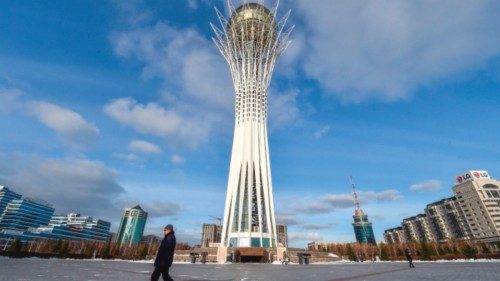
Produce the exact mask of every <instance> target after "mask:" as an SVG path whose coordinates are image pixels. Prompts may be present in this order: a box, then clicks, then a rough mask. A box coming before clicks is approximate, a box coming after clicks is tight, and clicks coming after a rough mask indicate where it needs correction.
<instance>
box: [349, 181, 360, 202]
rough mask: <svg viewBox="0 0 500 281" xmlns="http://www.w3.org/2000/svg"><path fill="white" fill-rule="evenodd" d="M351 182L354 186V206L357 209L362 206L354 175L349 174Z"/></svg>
mask: <svg viewBox="0 0 500 281" xmlns="http://www.w3.org/2000/svg"><path fill="white" fill-rule="evenodd" d="M349 182H350V183H351V186H352V196H353V197H354V207H355V208H356V210H359V209H360V206H359V199H358V193H357V192H356V186H355V185H354V180H353V179H352V176H349Z"/></svg>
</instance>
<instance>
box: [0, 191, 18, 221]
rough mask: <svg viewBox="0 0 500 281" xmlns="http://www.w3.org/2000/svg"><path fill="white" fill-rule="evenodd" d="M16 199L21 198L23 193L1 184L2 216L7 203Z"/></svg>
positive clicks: (0, 208) (0, 210)
mask: <svg viewBox="0 0 500 281" xmlns="http://www.w3.org/2000/svg"><path fill="white" fill-rule="evenodd" d="M16 199H21V194H17V193H15V192H14V191H12V190H10V189H9V188H7V187H6V186H1V185H0V217H1V216H2V214H3V212H4V211H5V207H7V204H9V203H10V202H11V201H12V200H16Z"/></svg>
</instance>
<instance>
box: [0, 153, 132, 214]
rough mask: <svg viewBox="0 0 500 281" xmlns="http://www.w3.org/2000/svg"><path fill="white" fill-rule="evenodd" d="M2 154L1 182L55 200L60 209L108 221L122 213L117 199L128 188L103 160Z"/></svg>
mask: <svg viewBox="0 0 500 281" xmlns="http://www.w3.org/2000/svg"><path fill="white" fill-rule="evenodd" d="M0 157H1V158H2V159H3V161H0V182H1V184H3V185H7V186H9V187H10V188H12V190H14V191H15V192H18V193H20V194H22V195H24V196H29V197H35V198H41V199H43V200H45V201H47V202H49V203H52V204H53V205H54V208H55V209H56V213H68V212H78V213H81V214H82V215H91V216H94V217H97V218H102V219H106V220H108V221H114V220H115V219H116V216H119V215H120V212H121V206H117V205H116V204H115V201H114V200H115V198H117V197H118V196H121V195H123V194H124V193H125V191H124V189H123V187H122V186H121V185H120V184H119V183H118V182H117V178H118V175H117V173H116V172H115V171H114V170H112V169H110V168H108V167H106V166H105V165H104V164H102V163H100V162H97V161H92V160H87V159H71V158H68V159H53V158H43V157H39V156H33V155H25V154H5V153H2V152H0Z"/></svg>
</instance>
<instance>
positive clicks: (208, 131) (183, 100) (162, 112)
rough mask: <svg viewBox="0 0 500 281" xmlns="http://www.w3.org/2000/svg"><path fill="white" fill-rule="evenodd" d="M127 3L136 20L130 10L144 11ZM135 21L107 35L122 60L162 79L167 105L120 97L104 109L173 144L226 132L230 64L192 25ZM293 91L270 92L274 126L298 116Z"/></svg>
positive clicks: (196, 143)
mask: <svg viewBox="0 0 500 281" xmlns="http://www.w3.org/2000/svg"><path fill="white" fill-rule="evenodd" d="M119 5H120V4H119ZM125 6H126V9H125V8H122V10H123V11H124V16H125V17H131V18H135V16H134V15H133V11H142V10H141V9H140V8H137V7H136V8H132V7H128V6H130V5H125ZM132 6H133V5H132ZM136 6H138V5H136ZM137 13H139V14H143V13H142V12H137ZM133 22H134V24H130V28H129V29H128V30H125V31H120V32H114V33H113V34H112V35H111V36H110V41H111V44H112V45H113V49H114V52H115V54H116V55H117V56H118V57H120V58H122V59H125V60H128V61H137V62H139V63H140V64H141V65H142V66H143V71H142V75H143V77H144V78H146V79H147V78H152V77H154V78H160V79H162V81H163V82H164V86H163V88H162V90H161V92H162V97H161V99H160V101H161V102H162V103H164V104H165V105H164V106H163V105H160V104H159V103H147V104H145V105H143V104H138V103H137V102H135V101H133V100H131V99H126V98H124V99H118V100H114V101H111V102H110V103H109V104H108V105H107V106H106V112H107V113H108V114H109V115H110V116H112V117H113V118H115V119H117V120H118V121H120V122H121V123H123V124H126V125H128V126H131V127H132V128H134V129H135V130H137V131H139V132H141V133H146V134H153V135H156V136H161V137H164V138H165V139H166V140H167V141H168V142H169V143H171V144H176V145H187V146H190V147H197V146H199V145H200V144H202V143H205V142H207V141H209V140H210V136H211V135H212V133H213V132H214V131H216V130H217V131H219V132H220V131H223V132H226V133H229V132H230V129H231V128H232V125H233V120H234V113H233V111H234V96H233V95H234V89H233V85H232V79H231V76H230V73H229V66H228V65H227V64H226V62H225V61H224V59H223V57H222V55H221V54H220V53H219V52H218V50H217V48H216V47H215V45H214V44H213V42H212V41H211V40H208V39H207V38H205V37H204V36H202V35H201V34H200V33H199V32H198V31H197V30H196V29H193V28H184V29H181V28H174V27H172V26H170V25H169V24H167V23H165V22H162V21H154V20H153V18H152V17H151V16H150V18H149V21H133ZM136 22H139V24H136ZM297 93H298V92H297V91H296V90H294V91H288V92H285V93H283V94H279V95H270V97H269V108H270V110H269V112H270V117H269V119H270V124H271V125H272V126H274V127H280V126H282V125H283V124H286V123H289V122H290V120H293V119H294V118H296V117H297V115H298V109H297V106H296V104H295V99H296V96H297ZM153 112H154V113H159V116H158V117H157V118H156V119H154V118H153V119H148V120H145V118H146V117H153V116H152V115H151V114H150V113H153ZM134 117H139V118H140V120H134Z"/></svg>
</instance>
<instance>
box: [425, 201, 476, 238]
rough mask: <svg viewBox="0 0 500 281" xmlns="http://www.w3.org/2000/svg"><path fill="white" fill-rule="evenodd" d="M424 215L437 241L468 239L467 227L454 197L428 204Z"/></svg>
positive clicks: (468, 231)
mask: <svg viewBox="0 0 500 281" xmlns="http://www.w3.org/2000/svg"><path fill="white" fill-rule="evenodd" d="M425 214H426V215H427V219H428V221H429V224H430V226H431V229H432V232H433V234H434V237H435V238H436V240H437V241H439V242H443V241H446V240H449V239H468V238H469V236H470V230H469V226H468V225H467V222H466V220H465V217H464V215H463V212H462V210H461V209H460V207H459V206H458V201H457V200H456V198H455V197H451V198H445V199H442V200H439V201H437V202H434V203H431V204H428V205H427V207H426V208H425Z"/></svg>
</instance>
